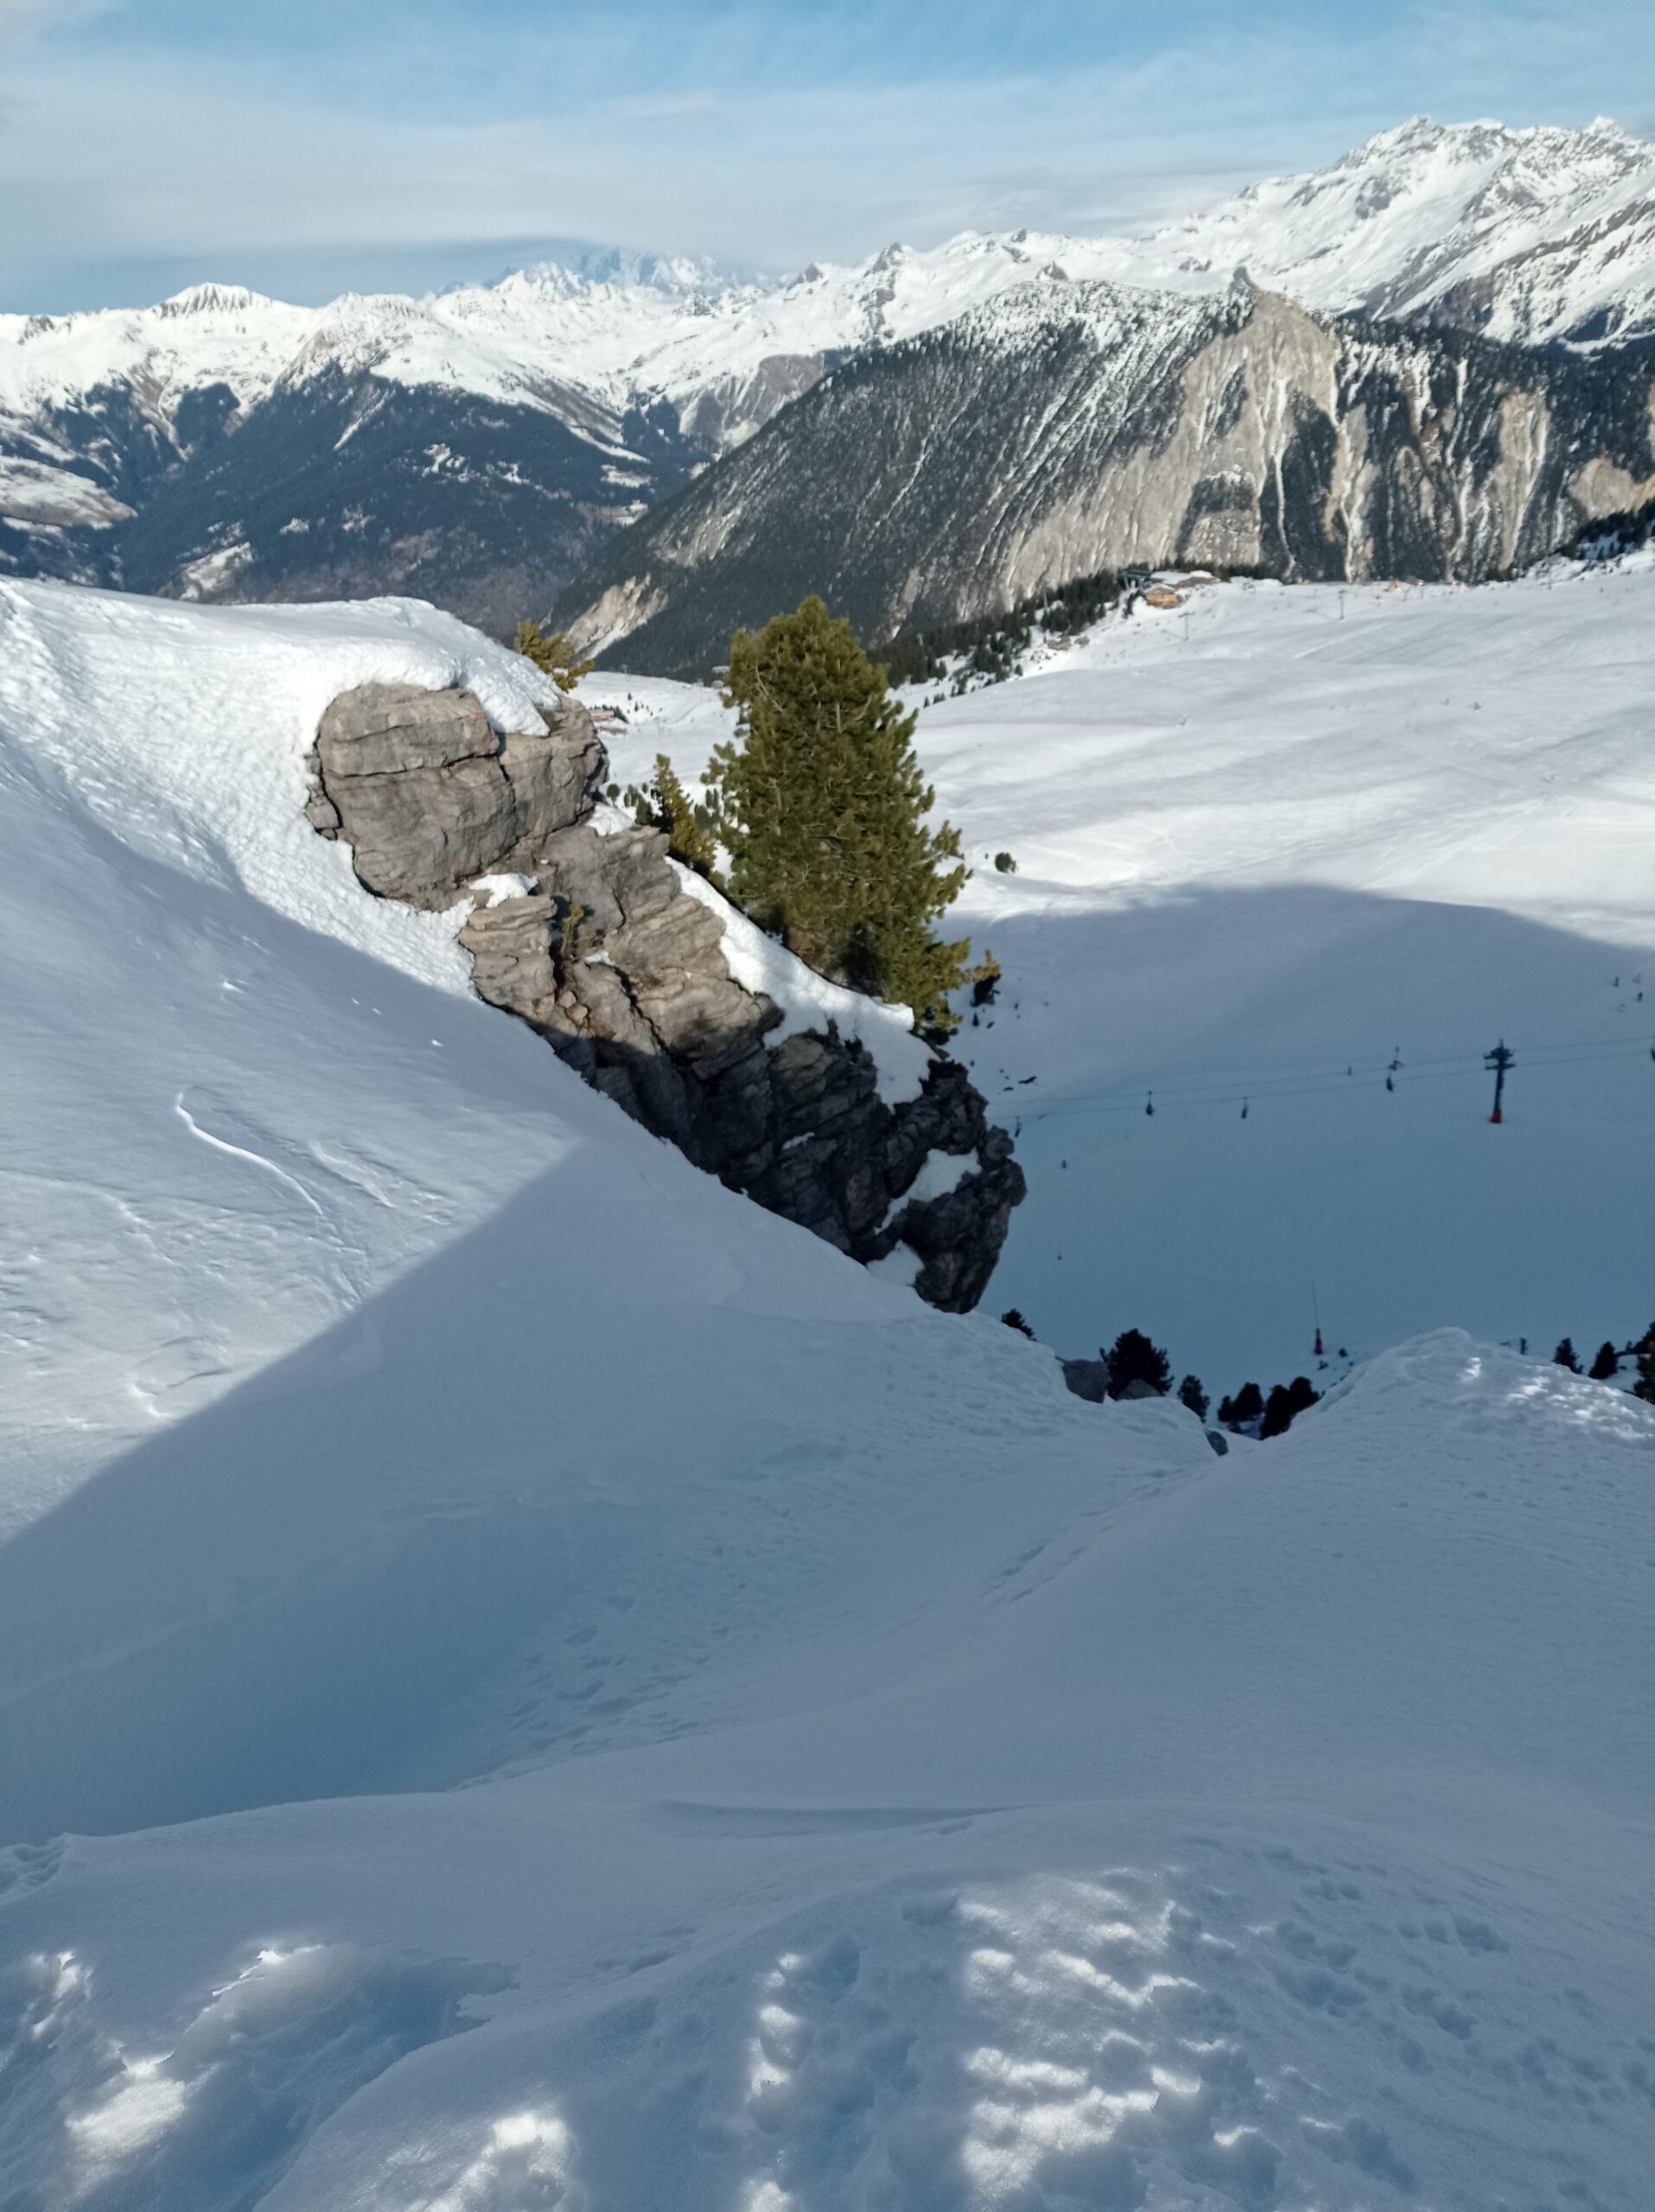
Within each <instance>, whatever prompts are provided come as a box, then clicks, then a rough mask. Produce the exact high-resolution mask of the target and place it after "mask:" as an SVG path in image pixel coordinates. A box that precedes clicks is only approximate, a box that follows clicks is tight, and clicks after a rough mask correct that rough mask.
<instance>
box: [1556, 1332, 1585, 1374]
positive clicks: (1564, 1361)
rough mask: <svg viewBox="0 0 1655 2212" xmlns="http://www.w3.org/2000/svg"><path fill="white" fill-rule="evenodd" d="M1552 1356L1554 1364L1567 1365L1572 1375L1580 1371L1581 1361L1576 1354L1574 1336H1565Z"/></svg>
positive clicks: (1558, 1365)
mask: <svg viewBox="0 0 1655 2212" xmlns="http://www.w3.org/2000/svg"><path fill="white" fill-rule="evenodd" d="M1551 1357H1552V1362H1553V1364H1554V1365H1556V1366H1557V1367H1566V1368H1567V1369H1568V1370H1569V1373H1570V1374H1571V1375H1578V1374H1579V1373H1580V1371H1581V1363H1580V1361H1579V1360H1578V1359H1577V1358H1576V1357H1575V1340H1574V1338H1572V1337H1565V1338H1563V1342H1562V1344H1559V1345H1558V1347H1557V1349H1556V1351H1555V1352H1553V1354H1552V1355H1551Z"/></svg>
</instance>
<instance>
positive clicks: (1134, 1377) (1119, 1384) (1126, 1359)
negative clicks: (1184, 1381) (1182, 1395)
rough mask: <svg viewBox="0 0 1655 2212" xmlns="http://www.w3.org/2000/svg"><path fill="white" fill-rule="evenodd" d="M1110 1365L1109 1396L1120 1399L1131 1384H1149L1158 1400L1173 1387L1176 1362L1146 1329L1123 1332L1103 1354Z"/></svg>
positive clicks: (1124, 1330)
mask: <svg viewBox="0 0 1655 2212" xmlns="http://www.w3.org/2000/svg"><path fill="white" fill-rule="evenodd" d="M1103 1357H1104V1360H1105V1361H1106V1362H1107V1363H1108V1366H1109V1395H1110V1396H1111V1398H1118V1397H1121V1396H1123V1395H1124V1393H1125V1391H1126V1388H1127V1385H1128V1384H1129V1383H1148V1384H1149V1388H1150V1389H1152V1390H1153V1391H1154V1392H1155V1395H1156V1396H1157V1397H1158V1398H1164V1397H1165V1396H1166V1395H1167V1393H1168V1390H1170V1389H1171V1388H1172V1363H1171V1361H1170V1360H1169V1359H1168V1357H1167V1355H1166V1353H1165V1352H1164V1351H1162V1349H1161V1347H1160V1345H1159V1344H1151V1343H1150V1341H1149V1338H1148V1337H1146V1336H1145V1335H1144V1333H1143V1330H1142V1329H1123V1330H1122V1331H1121V1333H1120V1334H1119V1336H1118V1337H1117V1338H1116V1339H1115V1341H1114V1343H1113V1344H1111V1347H1110V1349H1109V1350H1108V1351H1106V1352H1104V1355H1103Z"/></svg>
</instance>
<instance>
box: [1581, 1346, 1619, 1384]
mask: <svg viewBox="0 0 1655 2212" xmlns="http://www.w3.org/2000/svg"><path fill="white" fill-rule="evenodd" d="M1586 1371H1587V1373H1588V1376H1590V1377H1591V1379H1592V1380H1593V1382H1594V1383H1609V1382H1613V1381H1614V1377H1615V1376H1617V1375H1618V1374H1619V1373H1620V1353H1619V1352H1618V1351H1616V1350H1615V1348H1614V1345H1613V1344H1600V1345H1599V1346H1598V1349H1597V1357H1596V1358H1595V1360H1594V1361H1593V1362H1592V1364H1591V1365H1590V1366H1589V1367H1588V1369H1587V1370H1586Z"/></svg>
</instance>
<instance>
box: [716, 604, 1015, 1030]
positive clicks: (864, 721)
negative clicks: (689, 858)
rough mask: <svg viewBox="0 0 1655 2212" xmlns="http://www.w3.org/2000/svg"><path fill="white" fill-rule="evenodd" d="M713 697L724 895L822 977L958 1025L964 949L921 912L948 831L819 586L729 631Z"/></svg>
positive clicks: (939, 871) (903, 732) (862, 658)
mask: <svg viewBox="0 0 1655 2212" xmlns="http://www.w3.org/2000/svg"><path fill="white" fill-rule="evenodd" d="M724 696H725V702H726V704H727V705H729V706H733V707H735V709H737V711H738V715H739V717H740V719H739V723H738V727H737V734H736V740H735V742H734V743H733V744H729V745H722V746H720V747H718V748H717V750H716V752H715V753H714V754H713V760H712V766H711V768H710V772H709V777H708V781H709V784H710V785H711V786H712V788H713V790H714V791H715V792H716V798H717V802H718V806H719V813H720V827H721V829H722V839H723V843H724V847H725V849H726V850H727V851H728V853H729V862H730V869H729V885H730V892H731V895H732V896H733V897H734V898H735V900H736V902H737V904H738V905H740V906H743V907H744V908H745V909H746V910H747V912H748V913H749V914H751V915H752V917H753V918H754V920H755V921H756V922H758V923H759V924H760V925H761V927H762V928H765V929H769V930H774V931H779V932H780V936H781V938H782V940H783V942H784V943H785V944H786V946H787V947H788V949H789V950H790V951H792V952H796V953H798V954H799V957H801V958H802V959H804V960H806V961H808V962H809V963H810V964H811V965H812V967H813V968H818V969H821V971H822V972H823V973H824V975H827V976H832V977H833V978H834V979H835V980H836V981H837V982H844V983H849V984H850V985H851V986H852V987H853V988H856V989H857V990H864V991H869V992H872V993H874V994H875V995H877V996H879V997H881V998H886V999H894V1000H900V1001H902V1002H904V1003H905V1004H907V1005H908V1006H910V1007H913V1014H914V1020H915V1024H916V1026H917V1027H920V1029H922V1030H924V1031H926V1032H927V1033H930V1034H932V1035H933V1036H945V1035H946V1034H947V1033H949V1032H950V1031H951V1030H952V1029H954V1028H956V1027H958V1017H957V1016H956V1015H955V1014H952V1011H951V1010H950V1008H949V1007H948V1003H947V998H948V994H949V993H950V992H951V991H952V990H955V989H957V988H958V987H959V985H960V984H961V983H962V982H964V981H965V980H966V971H965V960H966V956H967V954H968V952H969V951H970V949H971V948H970V946H969V945H968V944H964V943H958V944H942V943H939V941H938V940H937V939H936V938H933V935H932V933H931V925H932V924H933V922H934V921H935V920H936V919H937V918H939V916H940V915H942V914H944V913H945V912H946V911H947V910H948V908H949V907H950V906H952V904H953V902H954V900H955V899H956V898H957V897H958V893H959V890H960V887H961V886H962V885H963V884H964V880H965V869H964V867H963V866H962V865H961V864H960V858H959V851H960V847H959V836H958V832H957V831H955V830H954V829H952V828H951V827H950V826H949V825H948V824H947V823H939V824H937V825H936V826H934V827H933V825H932V823H931V822H930V821H929V819H928V817H929V815H930V812H931V808H932V804H933V798H934V794H933V791H931V789H930V787H929V786H928V785H926V781H925V779H924V778H923V776H922V775H921V774H920V766H919V763H918V761H917V760H915V759H914V755H913V726H914V719H915V718H914V716H913V715H912V714H908V713H904V711H903V710H902V709H901V707H900V706H899V705H898V704H897V702H896V701H895V700H894V699H893V698H892V697H891V696H890V693H889V690H888V687H887V683H886V676H885V671H884V670H883V669H882V668H879V667H876V666H875V664H874V663H873V662H872V661H870V660H869V658H868V656H867V654H866V653H865V652H863V649H862V647H861V645H858V643H857V642H856V637H855V636H854V634H853V633H852V631H851V628H850V624H849V623H848V622H846V621H843V620H834V619H833V618H831V616H830V615H829V613H828V611H827V608H826V607H825V606H824V604H823V602H822V601H820V600H819V599H807V600H805V601H804V602H803V603H802V605H801V606H800V607H799V611H798V613H795V614H779V615H777V616H776V617H775V618H774V620H772V621H770V622H768V623H767V624H766V625H765V626H764V628H763V629H762V630H760V631H758V632H748V631H745V630H742V631H739V632H737V633H736V636H735V642H734V644H733V645H731V647H730V659H729V677H728V681H727V684H726V689H725V695H724Z"/></svg>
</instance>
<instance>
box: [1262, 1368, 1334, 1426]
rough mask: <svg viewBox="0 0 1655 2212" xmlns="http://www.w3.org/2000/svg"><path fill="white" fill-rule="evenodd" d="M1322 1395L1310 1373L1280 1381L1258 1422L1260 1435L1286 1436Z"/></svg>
mask: <svg viewBox="0 0 1655 2212" xmlns="http://www.w3.org/2000/svg"><path fill="white" fill-rule="evenodd" d="M1320 1396H1321V1392H1320V1391H1319V1390H1317V1389H1316V1388H1315V1386H1314V1384H1313V1383H1312V1382H1311V1380H1310V1378H1309V1376H1308V1375H1295V1376H1294V1378H1293V1380H1292V1381H1291V1382H1290V1383H1277V1384H1276V1388H1275V1389H1273V1390H1272V1391H1271V1392H1270V1396H1269V1398H1268V1399H1267V1400H1266V1401H1265V1403H1264V1419H1263V1420H1262V1421H1260V1422H1259V1424H1258V1433H1259V1435H1260V1437H1261V1438H1262V1437H1268V1436H1285V1435H1286V1434H1287V1433H1288V1431H1289V1429H1290V1428H1291V1427H1292V1426H1293V1424H1294V1421H1295V1420H1296V1419H1297V1417H1298V1415H1299V1414H1302V1413H1308V1411H1309V1409H1310V1408H1311V1407H1312V1406H1314V1404H1315V1402H1316V1401H1317V1399H1318V1398H1319V1397H1320Z"/></svg>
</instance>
